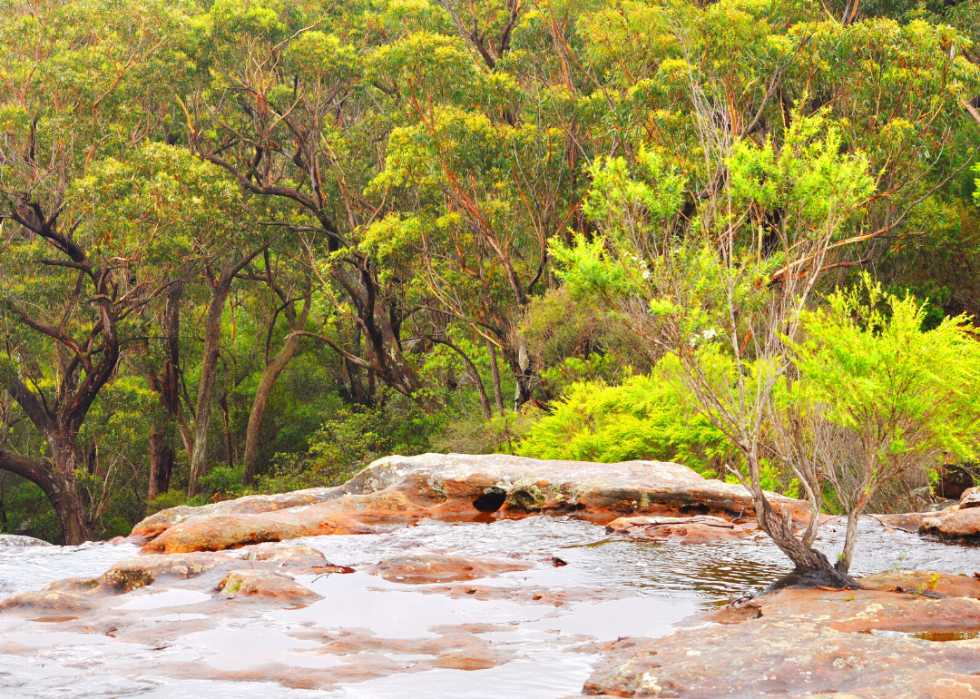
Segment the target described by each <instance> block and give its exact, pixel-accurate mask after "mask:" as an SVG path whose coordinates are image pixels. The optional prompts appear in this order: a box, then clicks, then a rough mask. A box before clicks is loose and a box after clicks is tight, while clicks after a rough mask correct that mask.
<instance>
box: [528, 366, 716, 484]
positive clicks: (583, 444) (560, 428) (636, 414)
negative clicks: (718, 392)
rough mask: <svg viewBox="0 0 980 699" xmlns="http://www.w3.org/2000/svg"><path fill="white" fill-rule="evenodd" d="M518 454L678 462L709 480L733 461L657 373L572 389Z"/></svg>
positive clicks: (712, 430) (708, 426)
mask: <svg viewBox="0 0 980 699" xmlns="http://www.w3.org/2000/svg"><path fill="white" fill-rule="evenodd" d="M518 453H519V454H521V455H523V456H531V457H535V458H540V459H570V460H577V461H598V462H603V463H614V462H618V461H629V460H632V459H650V460H654V461H676V462H678V463H682V464H684V465H686V466H690V467H691V468H694V469H695V470H697V471H699V472H701V473H704V474H706V475H711V476H718V475H719V474H721V473H723V472H724V469H725V465H726V463H728V462H729V460H733V454H732V449H731V447H730V446H729V444H728V442H727V440H726V438H725V436H724V435H723V434H722V433H721V432H719V431H718V430H717V429H716V428H715V427H713V426H712V425H711V424H710V423H709V422H708V421H707V420H706V419H705V418H704V417H702V416H700V415H698V414H697V412H696V411H694V410H693V409H692V408H691V407H690V406H689V405H688V404H687V402H686V401H685V400H684V399H683V398H682V397H681V396H680V395H679V394H678V393H677V390H676V389H675V388H674V386H673V385H672V384H671V383H670V382H669V381H666V380H665V379H664V378H663V376H662V375H660V374H658V373H654V374H652V375H649V376H647V375H644V376H633V377H630V378H628V379H626V380H625V381H624V382H623V383H622V384H621V385H618V386H610V385H608V384H605V383H602V382H594V381H593V382H582V383H573V384H571V385H570V386H569V387H568V388H567V389H566V391H565V393H564V396H563V398H562V399H561V400H560V401H557V402H556V404H555V405H554V406H553V407H552V410H551V412H550V413H549V414H548V415H545V416H543V417H541V418H540V420H538V422H537V423H536V424H535V425H534V426H533V427H532V428H531V430H530V431H529V432H528V433H527V434H526V436H525V437H524V440H523V441H522V442H521V445H520V447H519V449H518Z"/></svg>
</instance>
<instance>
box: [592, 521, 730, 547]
mask: <svg viewBox="0 0 980 699" xmlns="http://www.w3.org/2000/svg"><path fill="white" fill-rule="evenodd" d="M606 530H607V531H609V532H614V533H618V534H627V535H629V536H632V537H637V538H641V539H653V540H655V541H682V542H689V543H697V542H705V541H721V540H724V539H730V538H731V537H737V536H744V535H745V534H746V533H747V532H748V531H749V530H748V529H746V528H745V527H743V526H741V525H739V524H734V523H732V522H729V521H728V520H726V519H721V518H719V517H709V516H707V515H699V516H695V517H651V516H648V515H638V516H635V517H620V518H619V519H616V520H613V521H612V522H610V523H609V524H608V525H606Z"/></svg>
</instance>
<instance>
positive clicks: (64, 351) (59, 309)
mask: <svg viewBox="0 0 980 699" xmlns="http://www.w3.org/2000/svg"><path fill="white" fill-rule="evenodd" d="M185 20H186V17H185V16H184V15H183V13H182V11H181V10H180V8H176V7H173V6H169V5H166V4H164V3H158V2H150V3H142V2H141V3H139V4H134V3H130V4H127V3H125V2H123V3H118V2H113V3H103V2H98V1H95V2H89V1H81V2H64V3H40V4H30V5H22V4H17V3H9V4H6V5H5V6H4V14H3V19H2V20H0V35H2V42H3V46H4V49H3V51H2V53H0V62H2V70H3V76H4V77H3V80H2V81H0V103H2V110H0V113H2V129H3V132H4V136H3V143H2V146H0V149H2V154H0V193H2V199H0V207H2V209H0V221H2V235H3V248H2V253H0V254H2V260H3V264H2V265H0V306H2V308H3V325H2V333H3V343H4V345H3V349H2V352H3V355H2V359H0V361H2V366H3V369H2V372H0V384H2V387H3V389H4V390H6V391H7V392H8V393H9V394H10V395H11V396H13V398H14V399H15V400H16V402H17V403H18V405H19V406H20V409H21V410H22V411H23V413H24V414H25V415H26V416H27V418H28V419H29V420H30V422H31V423H32V424H33V426H34V427H35V429H37V431H38V432H39V433H40V434H41V435H43V438H44V442H45V445H46V447H45V451H44V452H43V453H33V454H21V453H17V451H16V450H15V449H14V448H13V447H12V446H11V445H10V444H9V443H7V444H3V445H0V468H3V469H4V470H8V471H11V472H13V473H16V474H18V475H20V476H22V477H24V478H27V479H28V480H30V481H32V482H34V483H36V484H37V485H38V486H39V487H40V488H41V489H42V490H43V491H44V492H45V494H46V495H47V496H48V498H49V499H50V501H51V503H52V505H53V507H54V510H55V513H56V515H57V519H58V523H59V525H60V527H61V531H62V537H63V539H64V541H65V542H66V543H72V544H77V543H80V542H81V541H84V540H85V539H86V538H87V536H88V532H87V523H86V513H85V504H84V502H83V501H82V498H81V496H80V494H79V492H78V488H77V484H76V479H75V468H76V467H77V465H78V453H77V444H76V442H77V438H78V432H79V429H80V428H81V425H82V423H83V421H84V420H85V417H86V415H87V414H88V412H89V410H90V408H91V407H92V405H93V403H94V401H95V400H96V399H97V397H98V395H99V392H100V391H101V390H102V389H103V387H104V386H105V385H106V384H107V382H109V381H110V380H111V379H112V377H113V376H114V374H115V372H116V370H117V364H118V361H119V357H120V353H121V351H122V348H123V345H124V343H126V342H127V341H128V337H127V331H128V327H129V326H128V323H129V320H130V319H131V317H132V315H133V314H134V313H135V312H137V311H138V310H139V309H140V308H141V307H142V306H143V305H144V304H146V303H148V302H149V300H150V299H152V298H154V297H155V296H156V295H157V294H159V293H161V291H162V289H161V288H160V287H158V286H155V285H154V284H153V283H152V282H151V281H150V280H146V281H144V280H142V279H140V278H139V277H138V276H137V277H134V276H132V275H131V274H129V270H128V269H127V263H126V261H125V260H121V259H120V258H119V257H118V256H117V254H116V250H115V249H114V243H115V239H114V237H113V236H111V235H110V236H108V237H106V236H99V235H96V234H95V233H94V229H93V227H92V226H91V223H92V222H93V221H95V220H97V219H98V217H99V215H100V214H101V213H102V212H101V211H99V210H92V209H90V208H88V207H87V206H85V204H84V203H82V202H81V201H80V200H79V198H78V196H77V187H76V185H77V183H78V181H79V180H80V179H82V178H84V177H85V175H86V172H87V170H88V168H89V167H90V165H91V164H92V163H93V162H95V161H98V160H99V159H100V158H102V157H104V156H106V155H111V154H118V153H121V152H125V151H126V150H127V149H129V148H131V147H133V146H134V145H135V144H138V143H139V142H140V141H142V140H144V139H145V138H147V137H149V136H152V135H155V134H156V135H162V134H164V133H166V130H167V128H166V123H167V119H168V117H169V115H170V114H171V110H170V108H169V98H168V95H167V91H166V90H165V89H163V86H164V85H165V83H164V82H163V81H162V80H163V78H164V76H165V75H166V74H167V71H168V66H170V65H173V64H174V63H175V62H176V60H177V59H176V56H175V45H176V43H177V40H178V39H179V37H180V36H182V32H183V29H184V26H185Z"/></svg>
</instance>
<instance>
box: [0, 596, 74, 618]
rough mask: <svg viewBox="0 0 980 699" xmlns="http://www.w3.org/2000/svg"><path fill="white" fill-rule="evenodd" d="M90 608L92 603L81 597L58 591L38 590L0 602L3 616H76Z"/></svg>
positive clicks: (0, 610)
mask: <svg viewBox="0 0 980 699" xmlns="http://www.w3.org/2000/svg"><path fill="white" fill-rule="evenodd" d="M91 608H92V602H91V601H90V600H89V599H87V598H85V597H83V596H82V595H78V594H74V593H72V592H63V591H59V590H40V591H32V592H20V593H18V594H16V595H13V596H12V597H8V598H7V599H5V600H4V601H3V602H0V612H3V613H4V614H8V613H15V614H21V615H23V614H37V613H38V612H44V613H45V614H46V615H52V614H55V615H64V614H77V613H79V612H84V611H87V610H89V609H91Z"/></svg>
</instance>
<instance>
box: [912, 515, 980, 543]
mask: <svg viewBox="0 0 980 699" xmlns="http://www.w3.org/2000/svg"><path fill="white" fill-rule="evenodd" d="M919 530H920V531H921V532H923V533H925V534H936V535H939V536H946V537H951V538H956V539H975V538H977V537H980V508H976V507H970V508H967V509H952V508H951V509H949V510H946V511H944V512H940V513H938V514H936V515H934V516H931V517H924V518H923V519H922V524H920V525H919Z"/></svg>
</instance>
